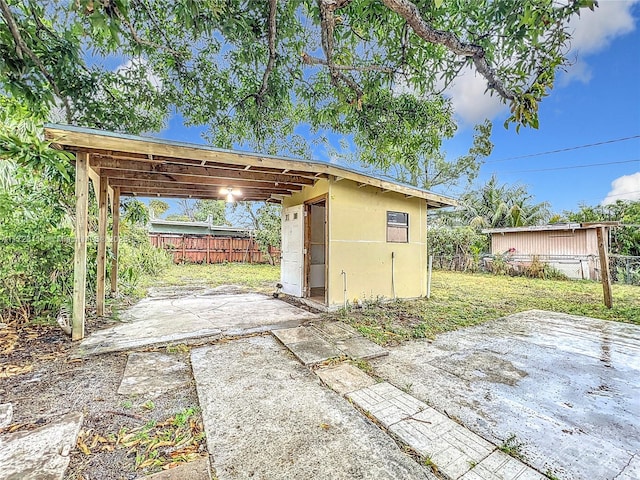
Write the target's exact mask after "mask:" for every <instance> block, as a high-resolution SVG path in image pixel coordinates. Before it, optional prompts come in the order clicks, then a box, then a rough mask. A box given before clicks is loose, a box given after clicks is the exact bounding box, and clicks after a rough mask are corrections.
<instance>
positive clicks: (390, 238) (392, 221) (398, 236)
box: [387, 212, 409, 243]
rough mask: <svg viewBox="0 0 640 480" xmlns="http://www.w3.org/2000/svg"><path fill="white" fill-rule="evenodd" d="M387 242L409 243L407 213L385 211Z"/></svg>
mask: <svg viewBox="0 0 640 480" xmlns="http://www.w3.org/2000/svg"><path fill="white" fill-rule="evenodd" d="M387 242H392V243H409V214H408V213H404V212H387Z"/></svg>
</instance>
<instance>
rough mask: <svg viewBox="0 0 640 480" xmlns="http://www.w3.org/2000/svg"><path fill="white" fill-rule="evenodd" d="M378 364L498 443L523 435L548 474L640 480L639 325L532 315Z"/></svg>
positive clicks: (398, 351) (417, 345)
mask: <svg viewBox="0 0 640 480" xmlns="http://www.w3.org/2000/svg"><path fill="white" fill-rule="evenodd" d="M372 364H373V366H374V369H375V372H376V373H377V374H378V375H380V376H381V377H383V378H385V379H388V380H389V381H390V382H391V383H393V384H395V385H411V391H412V394H414V395H415V396H416V397H418V398H419V399H421V400H423V401H425V402H427V403H428V404H429V405H432V406H434V407H435V408H436V409H437V410H439V411H441V412H445V411H446V412H447V413H448V414H449V415H450V416H452V417H457V418H458V419H460V420H461V422H462V423H463V424H464V425H465V426H467V427H469V428H470V429H471V430H473V431H474V432H476V433H478V434H479V435H481V436H482V437H484V438H486V439H489V440H491V441H492V442H493V443H495V444H501V443H502V442H503V441H504V440H505V439H506V438H507V437H509V436H510V435H515V436H516V439H517V441H518V442H519V443H522V444H523V445H522V448H521V452H522V453H523V454H524V455H525V458H526V459H527V463H529V464H530V465H531V466H533V467H535V468H536V470H538V471H540V472H550V473H552V474H553V475H555V476H557V477H559V478H562V479H563V480H571V479H581V478H602V479H613V478H616V479H617V480H619V479H620V478H624V477H625V476H628V475H632V476H630V477H629V476H628V478H640V477H639V476H638V475H637V473H638V468H640V467H638V466H636V465H637V463H636V462H637V459H638V458H640V423H639V422H638V421H637V418H638V417H637V416H638V412H640V381H639V380H638V379H639V378H640V326H637V325H631V324H624V323H615V322H607V321H604V320H597V319H591V318H586V317H577V316H571V315H565V314H559V313H552V312H543V311H530V312H523V313H519V314H516V315H511V316H509V317H505V318H502V319H499V320H496V321H493V322H488V323H486V324H484V325H481V326H478V327H473V328H466V329H462V330H458V331H455V332H450V333H446V334H443V335H439V336H438V337H437V338H436V340H435V341H433V342H427V341H425V342H411V343H407V344H405V345H403V346H400V347H396V348H392V349H390V353H389V356H388V357H384V358H381V359H377V360H373V361H372ZM634 468H635V471H634ZM629 472H634V473H631V474H630V473H629ZM634 474H635V475H636V476H635V477H634V476H633V475H634ZM469 478H475V477H469ZM489 478H492V477H489Z"/></svg>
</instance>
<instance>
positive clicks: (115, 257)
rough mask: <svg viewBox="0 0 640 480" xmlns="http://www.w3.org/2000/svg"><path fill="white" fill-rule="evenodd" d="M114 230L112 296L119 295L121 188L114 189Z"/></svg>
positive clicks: (112, 239) (112, 243)
mask: <svg viewBox="0 0 640 480" xmlns="http://www.w3.org/2000/svg"><path fill="white" fill-rule="evenodd" d="M111 212H112V215H113V229H112V232H111V255H112V258H111V295H112V296H113V297H115V296H117V295H118V246H119V243H120V188H119V187H115V188H114V189H113V207H112V210H111Z"/></svg>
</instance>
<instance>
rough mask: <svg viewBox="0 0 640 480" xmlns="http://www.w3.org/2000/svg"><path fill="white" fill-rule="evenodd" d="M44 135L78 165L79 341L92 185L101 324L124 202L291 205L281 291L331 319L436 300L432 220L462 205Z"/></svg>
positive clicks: (324, 171)
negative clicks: (430, 213) (380, 301)
mask: <svg viewBox="0 0 640 480" xmlns="http://www.w3.org/2000/svg"><path fill="white" fill-rule="evenodd" d="M44 133H45V137H46V138H47V139H48V140H49V141H50V142H51V144H52V146H53V147H54V148H58V149H61V150H66V151H67V152H69V153H71V154H72V155H73V157H74V160H75V169H76V178H75V186H76V225H75V241H74V248H75V251H74V293H73V328H72V337H73V339H74V340H79V339H81V338H82V337H83V336H84V321H85V311H86V298H85V293H86V285H87V282H86V273H87V229H88V198H89V193H90V190H89V184H92V185H93V192H94V194H95V196H96V201H97V203H98V210H99V211H98V244H97V252H98V253H97V261H96V272H97V281H96V295H95V298H96V312H97V314H98V315H99V316H100V315H103V314H104V310H105V309H104V305H105V295H106V290H107V274H109V277H110V284H111V292H112V293H113V294H116V293H117V288H118V242H119V228H120V227H119V222H120V199H121V198H122V197H153V198H178V199H187V198H192V199H226V200H227V201H266V202H274V203H279V204H281V205H282V207H283V209H282V246H281V250H282V252H281V272H282V278H281V283H282V291H284V292H285V293H287V294H289V295H292V296H296V297H300V298H301V299H303V300H304V301H309V302H314V304H315V305H317V306H319V307H321V308H326V309H335V308H338V307H340V306H341V305H343V304H344V303H345V302H346V301H353V300H354V299H357V300H368V299H376V298H379V297H385V298H394V297H395V298H411V297H419V296H422V295H425V294H426V293H427V252H426V239H427V238H426V237H427V228H426V220H427V208H441V207H448V206H455V205H456V204H457V203H456V201H455V200H453V199H451V198H448V197H444V196H441V195H438V194H435V193H432V192H429V191H426V190H423V189H420V188H416V187H412V186H410V185H405V184H402V183H398V182H395V181H393V180H390V179H387V178H380V177H376V176H372V175H368V174H365V173H362V172H359V171H357V170H353V169H349V168H345V167H340V166H337V165H333V164H330V163H326V162H320V161H314V160H301V159H293V158H286V157H279V156H273V155H264V154H260V153H253V152H240V151H234V150H224V149H219V148H214V147H211V146H208V145H197V144H192V143H185V142H179V141H172V140H165V139H159V138H149V137H141V136H135V135H126V134H121V133H116V132H108V131H103V130H95V129H89V128H83V127H77V126H69V125H52V124H49V125H46V126H45V131H44ZM109 214H111V220H112V221H111V222H109V221H108V220H109ZM109 230H110V232H109ZM107 243H109V244H110V246H111V255H110V256H109V257H108V256H107ZM205 253H206V252H205ZM209 253H210V252H209ZM108 260H109V261H108ZM107 263H109V264H110V268H109V269H107Z"/></svg>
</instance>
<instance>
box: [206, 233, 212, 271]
mask: <svg viewBox="0 0 640 480" xmlns="http://www.w3.org/2000/svg"><path fill="white" fill-rule="evenodd" d="M206 238H207V265H209V263H211V262H210V258H211V246H210V245H211V235H207V236H206Z"/></svg>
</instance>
